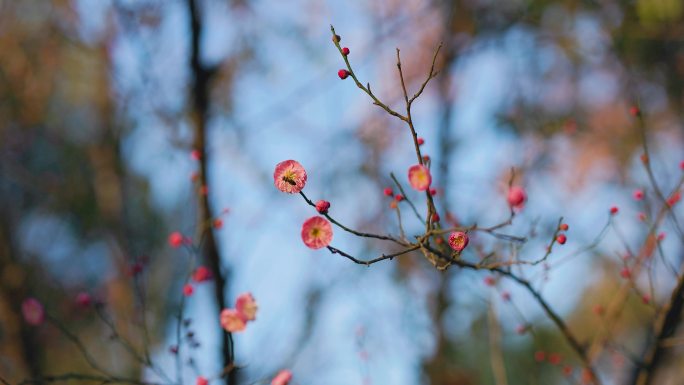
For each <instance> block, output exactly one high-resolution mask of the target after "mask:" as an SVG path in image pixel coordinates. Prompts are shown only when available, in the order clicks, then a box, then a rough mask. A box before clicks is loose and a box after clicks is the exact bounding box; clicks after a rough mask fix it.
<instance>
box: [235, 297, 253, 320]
mask: <svg viewBox="0 0 684 385" xmlns="http://www.w3.org/2000/svg"><path fill="white" fill-rule="evenodd" d="M258 309H259V306H257V303H256V301H255V300H254V297H253V296H252V293H242V294H240V295H239V296H238V297H237V300H236V301H235V310H237V311H238V312H239V313H240V314H242V316H243V317H244V318H245V320H247V321H254V320H255V319H256V312H257V310H258Z"/></svg>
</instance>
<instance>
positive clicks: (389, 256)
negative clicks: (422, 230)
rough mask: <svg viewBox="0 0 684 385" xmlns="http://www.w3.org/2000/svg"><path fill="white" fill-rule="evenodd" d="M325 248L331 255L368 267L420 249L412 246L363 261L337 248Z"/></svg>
mask: <svg viewBox="0 0 684 385" xmlns="http://www.w3.org/2000/svg"><path fill="white" fill-rule="evenodd" d="M326 248H327V249H328V250H330V252H331V253H333V254H339V255H341V256H343V257H345V258H347V259H349V260H350V261H352V262H354V263H356V264H358V265H366V266H370V265H372V264H374V263H377V262H380V261H385V260H388V259H389V260H390V261H391V260H392V259H394V258H395V257H398V256H400V255H404V254H408V253H410V252H412V251H415V250H418V249H420V246H418V245H414V246H411V247H409V248H406V249H404V250H402V251H398V252H396V253H393V254H383V255H381V256H379V257H377V258H374V259H370V260H367V261H364V260H361V259H357V258H356V257H354V256H352V255H350V254H347V253H345V252H344V251H342V250H340V249H338V248H335V247H332V246H326Z"/></svg>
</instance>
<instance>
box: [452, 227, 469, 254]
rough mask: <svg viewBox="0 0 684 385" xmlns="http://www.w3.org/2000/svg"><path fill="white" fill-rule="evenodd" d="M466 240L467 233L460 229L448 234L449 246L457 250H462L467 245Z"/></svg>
mask: <svg viewBox="0 0 684 385" xmlns="http://www.w3.org/2000/svg"><path fill="white" fill-rule="evenodd" d="M468 241H469V239H468V234H466V233H464V232H462V231H455V232H453V233H451V234H449V246H451V248H452V249H454V250H456V251H458V252H461V251H463V249H465V248H466V246H468Z"/></svg>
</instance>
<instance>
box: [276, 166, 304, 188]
mask: <svg viewBox="0 0 684 385" xmlns="http://www.w3.org/2000/svg"><path fill="white" fill-rule="evenodd" d="M273 183H274V184H275V186H276V188H278V190H280V191H282V192H286V193H288V194H295V193H298V192H300V191H302V189H303V188H304V185H305V184H306V170H304V167H302V165H301V164H299V162H297V161H296V160H292V159H290V160H285V161H282V162H280V163H278V164H277V165H276V167H275V171H274V172H273Z"/></svg>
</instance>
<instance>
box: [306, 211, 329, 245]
mask: <svg viewBox="0 0 684 385" xmlns="http://www.w3.org/2000/svg"><path fill="white" fill-rule="evenodd" d="M332 237H333V231H332V226H331V225H330V222H328V220H327V219H325V218H323V217H319V216H316V217H311V218H309V219H307V220H306V221H305V222H304V224H303V225H302V240H303V241H304V244H305V245H306V246H307V247H309V248H311V249H320V248H322V247H326V246H328V245H329V244H330V241H332Z"/></svg>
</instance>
